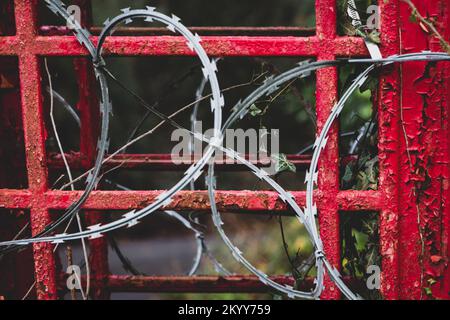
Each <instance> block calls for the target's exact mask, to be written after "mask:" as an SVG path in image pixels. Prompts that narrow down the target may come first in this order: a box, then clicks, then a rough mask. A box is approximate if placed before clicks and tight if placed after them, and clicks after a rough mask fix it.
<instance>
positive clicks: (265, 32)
mask: <svg viewBox="0 0 450 320" xmlns="http://www.w3.org/2000/svg"><path fill="white" fill-rule="evenodd" d="M102 29H103V28H101V27H92V28H89V31H90V32H91V34H93V35H99V34H100V32H101V31H102ZM189 30H191V31H192V32H196V33H199V34H200V35H252V36H255V35H259V36H274V35H277V36H312V35H314V34H315V32H316V30H315V28H308V27H282V26H278V27H239V26H235V27H228V26H226V27H189ZM39 33H40V34H41V35H45V36H63V35H64V36H66V35H71V34H72V31H71V30H70V29H69V28H67V27H66V26H42V27H40V28H39ZM114 35H115V36H148V35H153V36H154V35H173V33H171V31H169V30H168V29H167V28H157V27H119V28H117V29H116V30H115V32H114Z"/></svg>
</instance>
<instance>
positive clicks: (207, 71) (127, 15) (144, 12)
mask: <svg viewBox="0 0 450 320" xmlns="http://www.w3.org/2000/svg"><path fill="white" fill-rule="evenodd" d="M49 1H50V2H51V3H53V0H49ZM54 1H55V2H56V3H57V4H59V5H61V2H60V1H59V0H54ZM57 8H61V6H57ZM65 14H66V15H68V14H67V12H65ZM138 18H143V19H144V21H146V22H154V21H158V22H161V23H163V24H165V25H166V26H167V29H169V30H170V31H172V32H178V33H180V34H181V35H182V36H183V37H184V38H185V39H186V43H187V45H188V47H189V48H190V49H191V50H192V51H193V52H195V53H196V54H197V56H198V57H199V59H200V61H201V62H202V65H203V68H202V72H203V76H204V78H205V79H206V81H207V82H208V83H209V85H210V88H211V92H212V99H211V101H210V104H211V113H212V114H213V116H214V133H213V137H212V138H211V141H213V142H214V143H215V144H217V143H220V141H222V136H221V132H220V127H221V125H222V107H223V106H224V98H223V96H222V94H221V92H220V87H219V83H218V80H217V76H216V72H217V66H216V64H215V62H214V61H211V60H210V59H209V57H208V56H207V54H206V52H205V51H204V49H203V47H202V46H201V45H200V41H201V39H200V37H199V35H198V34H192V33H191V32H190V31H189V30H188V29H187V28H186V27H185V26H184V25H183V24H181V23H180V18H178V17H177V16H175V15H172V17H169V16H166V15H164V14H162V13H159V12H157V11H156V10H155V8H153V7H146V9H136V10H132V9H130V8H125V9H122V14H119V15H118V16H116V17H114V18H113V19H111V20H110V19H107V20H106V21H105V27H104V29H103V31H102V33H101V34H100V37H99V40H98V46H97V48H96V49H95V50H94V58H93V63H94V65H95V67H96V69H99V70H104V67H105V66H106V63H105V61H104V59H103V57H102V56H101V52H102V48H103V44H104V42H105V39H106V37H107V36H109V35H110V34H112V33H113V32H114V30H115V28H116V27H117V26H118V25H119V24H121V23H123V22H124V23H125V24H128V23H131V22H132V21H133V20H134V19H138ZM67 19H69V18H67ZM82 35H85V33H82ZM82 40H83V42H82V43H86V42H87V41H85V39H84V38H82ZM80 42H81V41H80ZM158 115H159V116H163V115H161V114H158ZM163 117H164V118H166V120H167V117H165V116H163ZM169 120H170V119H169ZM171 123H173V121H171ZM213 153H214V147H213V145H212V142H209V145H208V147H207V150H206V151H205V153H204V155H203V157H202V158H201V159H200V160H199V161H198V162H197V163H195V164H194V165H192V166H191V167H190V168H189V169H188V170H187V171H186V172H185V174H184V177H183V178H182V179H181V180H179V181H178V182H177V183H176V184H175V185H174V186H173V187H172V188H171V189H169V190H167V191H165V192H163V193H162V194H161V195H159V196H158V197H157V198H156V200H155V202H153V203H152V204H150V205H149V206H147V207H145V208H143V209H139V210H133V211H130V212H128V213H126V214H124V215H123V217H122V219H119V220H117V221H113V222H111V223H107V224H104V225H101V224H97V225H93V226H89V227H87V230H85V231H82V232H77V233H73V234H66V233H63V234H59V235H55V236H47V237H45V236H44V237H39V238H30V239H21V240H19V241H18V244H20V245H28V244H31V243H36V242H51V243H63V242H65V241H68V240H75V239H81V238H90V239H95V238H99V237H101V236H102V235H103V233H106V232H109V231H112V230H116V229H119V228H121V227H122V226H128V227H132V226H134V225H136V224H137V223H139V220H140V219H142V218H144V217H145V216H147V215H149V214H151V213H153V212H155V211H156V210H158V209H159V208H161V207H164V206H166V205H168V204H169V203H170V202H171V201H172V199H171V197H173V196H174V195H175V194H176V193H177V192H178V191H180V190H182V189H183V188H184V187H186V186H187V185H188V184H189V183H190V182H191V181H195V180H196V179H198V177H199V176H200V175H201V174H202V168H203V167H204V166H205V165H206V164H207V162H208V161H209V159H210V158H211V157H212V154H213ZM102 160H103V159H102ZM97 161H98V159H97Z"/></svg>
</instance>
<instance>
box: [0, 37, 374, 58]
mask: <svg viewBox="0 0 450 320" xmlns="http://www.w3.org/2000/svg"><path fill="white" fill-rule="evenodd" d="M92 40H93V42H94V43H95V42H96V41H97V37H93V38H92ZM202 45H203V47H204V48H205V50H206V52H207V53H208V54H209V55H210V56H310V57H314V56H317V55H319V54H320V53H321V52H330V54H334V55H337V56H367V55H368V52H367V49H366V47H365V46H364V42H363V40H362V38H357V37H340V38H335V39H320V38H318V37H316V36H313V37H249V36H204V37H202ZM24 51H27V52H30V53H34V54H37V55H47V56H86V55H88V52H87V51H86V50H85V49H84V47H83V46H81V45H80V43H79V42H78V41H77V39H76V38H75V37H73V36H52V37H44V36H37V37H36V38H35V39H34V41H32V42H23V41H21V40H20V38H18V37H0V55H18V54H19V53H21V52H24ZM104 54H106V55H122V56H144V55H185V56H193V55H194V53H193V52H192V51H191V50H190V49H189V48H188V46H187V45H186V40H185V39H184V38H183V37H179V36H154V37H151V36H148V37H143V36H142V37H127V36H118V37H109V38H108V39H107V40H106V42H105V45H104Z"/></svg>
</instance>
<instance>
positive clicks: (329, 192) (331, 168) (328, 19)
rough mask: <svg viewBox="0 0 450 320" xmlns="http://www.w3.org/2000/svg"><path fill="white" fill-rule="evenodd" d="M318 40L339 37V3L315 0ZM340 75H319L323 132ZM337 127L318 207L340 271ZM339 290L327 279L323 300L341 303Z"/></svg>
mask: <svg viewBox="0 0 450 320" xmlns="http://www.w3.org/2000/svg"><path fill="white" fill-rule="evenodd" d="M316 21H317V27H316V29H317V36H318V37H319V38H320V39H329V40H332V39H334V38H335V37H336V1H335V0H316ZM334 58H335V56H334V53H333V52H330V51H328V50H326V49H325V48H324V50H322V51H321V53H320V54H319V56H318V60H328V59H334ZM337 80H338V72H337V69H336V68H327V69H322V70H319V71H318V72H317V79H316V110H317V124H318V130H319V132H320V130H321V129H322V127H323V125H324V123H325V121H326V120H327V118H328V116H329V115H330V112H331V109H332V108H333V106H334V104H335V103H336V101H337V100H336V98H337V83H338V82H337ZM337 128H338V127H337V124H336V125H334V127H333V129H332V130H331V131H330V134H329V140H328V144H327V148H326V150H324V152H323V155H322V157H321V160H320V164H319V168H327V170H320V169H319V189H320V191H321V192H322V194H323V195H324V197H323V199H321V201H320V202H319V203H318V211H319V223H320V233H321V236H322V239H323V243H324V250H325V253H326V255H327V258H328V259H329V261H330V262H331V263H332V264H333V265H335V266H336V267H337V268H339V266H340V241H339V212H338V203H337V194H338V192H339V148H338V130H337ZM339 297H340V293H339V290H338V289H337V288H336V286H335V285H334V283H333V282H332V281H331V280H330V278H329V277H328V276H327V277H326V278H325V291H324V293H323V295H322V298H323V299H338V298H339Z"/></svg>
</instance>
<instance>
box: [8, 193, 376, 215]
mask: <svg viewBox="0 0 450 320" xmlns="http://www.w3.org/2000/svg"><path fill="white" fill-rule="evenodd" d="M162 192H163V191H158V190H151V191H94V192H93V193H92V195H91V196H90V198H89V199H88V201H87V202H86V204H85V205H84V208H85V209H92V210H130V209H138V208H142V207H145V206H147V205H148V204H150V203H152V202H154V201H155V199H156V197H158V196H159V195H160V194H161V193H162ZM291 193H292V194H293V195H294V197H295V199H296V201H297V202H298V204H299V205H300V206H304V202H305V192H303V191H293V192H291ZM80 195H81V192H80V191H77V192H72V191H56V190H54V191H47V192H46V193H45V194H44V197H43V198H44V199H45V201H42V206H46V207H47V208H49V209H55V210H64V209H67V208H68V207H69V206H70V205H71V204H72V203H73V202H74V201H75V200H76V199H77V198H78V197H79V196H80ZM323 198H324V195H323V193H322V192H320V191H318V192H317V195H316V200H317V201H318V202H320V201H321V199H323ZM32 200H33V197H32V194H31V193H30V191H28V190H5V189H0V207H3V208H9V209H26V208H29V207H30V205H31V202H32ZM216 202H217V206H218V209H219V210H221V211H228V212H230V211H231V212H233V211H236V212H239V211H250V212H255V213H257V212H258V211H286V204H285V203H284V202H283V201H282V200H280V198H279V196H278V193H276V192H273V191H247V190H244V191H229V190H227V191H220V190H218V191H217V194H216ZM337 202H338V205H339V210H342V211H363V210H370V211H379V210H381V209H382V208H383V205H384V196H383V194H382V192H380V191H353V190H352V191H340V192H339V193H338V195H337ZM165 209H167V210H182V211H183V210H186V211H188V210H199V211H207V210H209V209H210V203H209V198H208V194H207V191H181V192H179V193H177V194H176V195H175V197H173V199H172V202H171V203H170V204H169V205H168V206H167V207H166V208H165Z"/></svg>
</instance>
